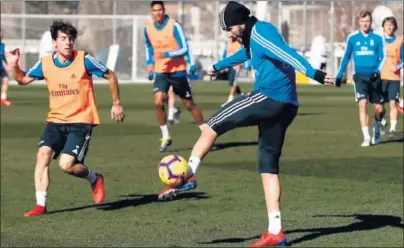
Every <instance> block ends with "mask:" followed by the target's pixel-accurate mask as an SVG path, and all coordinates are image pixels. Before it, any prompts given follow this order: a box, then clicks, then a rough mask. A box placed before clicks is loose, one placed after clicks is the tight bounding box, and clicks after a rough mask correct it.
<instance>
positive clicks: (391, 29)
mask: <svg viewBox="0 0 404 248" xmlns="http://www.w3.org/2000/svg"><path fill="white" fill-rule="evenodd" d="M382 26H383V29H384V37H383V38H384V46H385V49H386V62H385V64H384V66H383V69H382V71H381V79H382V80H383V92H384V100H385V101H386V102H387V101H388V102H389V105H390V131H389V135H390V136H394V135H395V133H396V126H397V117H398V109H397V107H398V106H397V105H398V104H397V103H398V102H399V100H400V79H401V75H400V70H401V68H402V67H403V49H404V47H403V37H396V35H395V34H394V33H395V32H396V30H397V28H398V26H397V20H396V19H395V18H394V17H387V18H385V19H384V20H383V23H382Z"/></svg>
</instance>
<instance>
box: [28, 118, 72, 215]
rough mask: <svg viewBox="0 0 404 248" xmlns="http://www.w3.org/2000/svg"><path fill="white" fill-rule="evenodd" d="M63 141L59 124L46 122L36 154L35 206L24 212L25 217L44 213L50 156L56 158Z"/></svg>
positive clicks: (45, 209)
mask: <svg viewBox="0 0 404 248" xmlns="http://www.w3.org/2000/svg"><path fill="white" fill-rule="evenodd" d="M64 142H65V137H64V135H63V133H62V132H61V131H60V129H59V126H58V125H55V124H52V123H49V124H47V125H46V127H45V131H44V133H43V134H42V136H41V138H40V141H39V145H38V146H39V149H38V152H37V156H36V165H35V173H34V180H35V196H36V206H35V208H33V209H32V210H31V211H29V212H27V213H25V214H24V216H25V217H33V216H37V215H41V214H44V213H46V211H47V203H46V200H47V197H48V193H47V192H48V188H49V164H50V162H51V160H52V158H57V156H58V155H59V153H60V151H61V149H62V148H63V144H64Z"/></svg>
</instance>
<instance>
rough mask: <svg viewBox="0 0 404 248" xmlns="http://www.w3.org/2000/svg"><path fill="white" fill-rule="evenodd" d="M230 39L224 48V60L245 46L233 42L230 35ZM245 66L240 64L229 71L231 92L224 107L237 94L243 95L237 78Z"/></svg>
mask: <svg viewBox="0 0 404 248" xmlns="http://www.w3.org/2000/svg"><path fill="white" fill-rule="evenodd" d="M228 36H229V38H228V39H227V41H226V44H225V48H224V53H223V56H222V59H225V58H226V57H230V56H231V55H233V54H234V53H236V52H237V51H238V50H240V49H241V48H242V47H243V45H242V44H240V43H239V42H237V41H233V39H232V38H231V37H230V36H231V35H228ZM242 67H243V64H238V65H235V66H233V67H229V69H228V81H229V85H230V92H229V97H228V99H227V101H226V102H225V103H224V104H223V105H222V107H223V106H224V105H226V104H227V103H229V102H231V101H233V99H234V97H235V96H236V94H239V95H241V94H242V92H241V89H240V86H239V85H238V84H237V78H238V75H239V73H240V70H241V69H242Z"/></svg>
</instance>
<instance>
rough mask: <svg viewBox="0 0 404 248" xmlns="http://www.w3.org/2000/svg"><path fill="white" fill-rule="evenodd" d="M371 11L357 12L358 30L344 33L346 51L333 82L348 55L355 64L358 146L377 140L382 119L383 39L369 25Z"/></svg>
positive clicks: (340, 71)
mask: <svg viewBox="0 0 404 248" xmlns="http://www.w3.org/2000/svg"><path fill="white" fill-rule="evenodd" d="M371 25H372V14H371V13H370V12H369V11H365V12H363V13H361V14H360V15H359V26H360V30H358V31H355V32H353V33H352V34H350V35H349V36H348V39H347V42H346V50H345V53H344V56H343V58H342V61H341V66H340V69H339V72H338V74H337V76H336V84H337V85H340V84H341V79H342V76H343V74H344V71H345V69H346V67H347V65H348V62H349V60H350V57H351V55H352V54H353V62H354V66H355V68H354V69H355V74H354V76H353V80H354V84H355V97H356V101H357V102H358V103H359V119H360V124H361V127H362V133H363V142H362V145H361V146H362V147H367V146H370V144H371V143H373V144H374V145H376V144H378V143H379V142H380V127H381V120H382V118H383V106H382V104H383V102H384V99H383V92H382V82H381V79H380V71H381V69H382V68H383V65H384V60H385V52H384V46H383V38H382V37H381V36H380V35H379V34H377V33H375V32H374V31H373V30H372V29H371V28H370V27H371ZM368 100H369V102H370V103H373V104H374V109H375V124H374V127H373V137H372V138H370V133H369V116H368Z"/></svg>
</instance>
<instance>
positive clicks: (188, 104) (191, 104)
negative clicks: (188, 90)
mask: <svg viewBox="0 0 404 248" xmlns="http://www.w3.org/2000/svg"><path fill="white" fill-rule="evenodd" d="M184 105H185V107H186V108H187V109H188V110H192V109H193V108H195V106H196V105H195V103H194V102H193V101H191V100H186V101H184Z"/></svg>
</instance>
